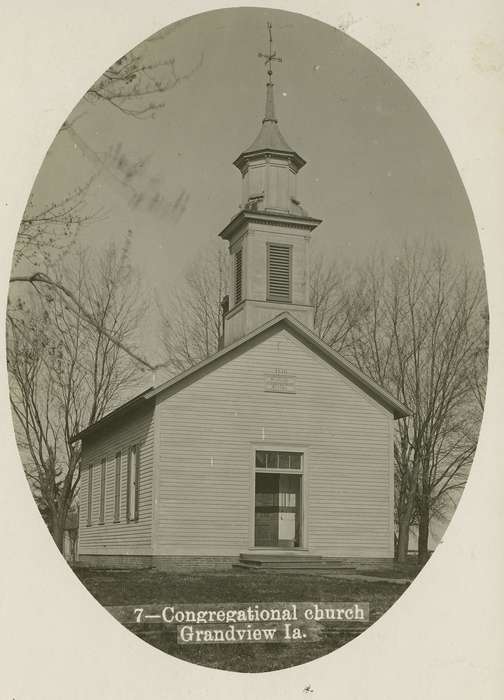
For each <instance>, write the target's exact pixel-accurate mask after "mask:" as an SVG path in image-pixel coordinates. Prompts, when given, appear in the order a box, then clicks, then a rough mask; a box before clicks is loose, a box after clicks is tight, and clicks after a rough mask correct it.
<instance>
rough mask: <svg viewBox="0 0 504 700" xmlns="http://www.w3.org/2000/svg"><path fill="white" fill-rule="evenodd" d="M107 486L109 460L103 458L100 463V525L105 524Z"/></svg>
mask: <svg viewBox="0 0 504 700" xmlns="http://www.w3.org/2000/svg"><path fill="white" fill-rule="evenodd" d="M106 485H107V458H106V457H103V458H102V459H101V461H100V513H99V517H98V524H99V525H104V523H105V491H106Z"/></svg>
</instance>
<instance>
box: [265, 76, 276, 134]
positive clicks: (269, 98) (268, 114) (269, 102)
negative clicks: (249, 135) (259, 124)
mask: <svg viewBox="0 0 504 700" xmlns="http://www.w3.org/2000/svg"><path fill="white" fill-rule="evenodd" d="M266 122H275V124H278V119H277V118H276V116H275V99H274V96H273V83H267V85H266V109H265V110H264V119H263V124H265V123H266Z"/></svg>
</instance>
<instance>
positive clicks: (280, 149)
mask: <svg viewBox="0 0 504 700" xmlns="http://www.w3.org/2000/svg"><path fill="white" fill-rule="evenodd" d="M267 27H268V50H267V53H259V54H258V56H259V58H263V59H264V65H265V66H266V75H267V77H266V105H265V109H264V119H263V120H262V126H261V130H260V131H259V134H258V135H257V136H256V138H255V140H254V141H253V142H252V144H251V145H250V146H249V147H248V148H247V149H245V151H242V153H241V154H240V155H239V156H238V158H237V159H236V160H235V161H234V165H236V167H237V168H239V169H240V170H242V168H243V167H244V166H246V163H247V162H248V161H249V160H250V159H251V158H257V157H260V156H262V155H264V154H266V153H269V154H271V153H275V154H281V157H285V158H288V159H289V161H290V162H292V163H293V164H294V166H295V168H296V171H297V170H299V169H300V168H302V167H303V165H304V164H305V161H304V160H303V158H301V156H300V155H298V154H297V153H296V151H294V149H292V148H291V147H290V146H289V144H288V143H287V141H286V140H285V139H284V137H283V135H282V133H281V132H280V129H279V127H278V119H277V117H276V114H275V99H274V94H273V63H274V61H277V62H278V63H282V58H281V57H280V56H277V53H276V51H275V50H274V49H273V37H272V34H271V29H272V25H271V22H268V24H267Z"/></svg>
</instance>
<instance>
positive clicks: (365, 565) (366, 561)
mask: <svg viewBox="0 0 504 700" xmlns="http://www.w3.org/2000/svg"><path fill="white" fill-rule="evenodd" d="M323 559H324V560H325V561H331V562H334V563H337V564H339V565H341V567H345V566H347V567H349V568H352V569H355V571H356V572H358V571H362V570H366V569H392V567H393V565H394V560H393V559H392V558H389V557H380V558H371V557H358V558H351V557H323ZM238 561H239V559H238V555H237V556H198V555H185V556H183V555H138V554H131V555H127V554H81V555H80V556H79V561H78V564H77V565H78V566H82V567H89V568H95V569H151V568H153V569H157V570H158V571H180V572H183V571H223V570H225V571H228V570H229V569H230V568H231V566H232V565H233V564H236V563H237V562H238Z"/></svg>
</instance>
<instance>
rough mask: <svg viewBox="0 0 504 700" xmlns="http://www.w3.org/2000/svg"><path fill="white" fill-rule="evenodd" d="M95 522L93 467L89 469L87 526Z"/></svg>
mask: <svg viewBox="0 0 504 700" xmlns="http://www.w3.org/2000/svg"><path fill="white" fill-rule="evenodd" d="M92 520H93V465H92V464H90V465H89V467H88V484H87V524H88V526H89V525H91V524H92Z"/></svg>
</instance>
